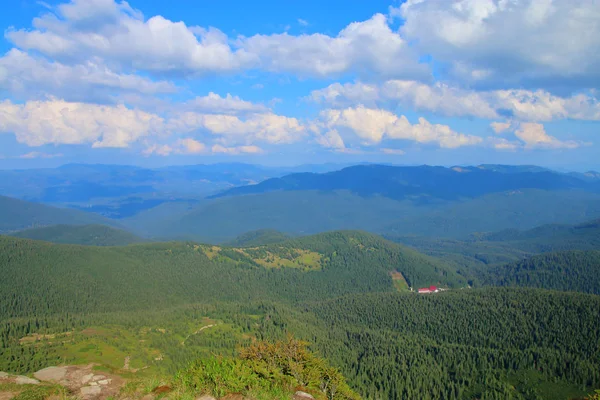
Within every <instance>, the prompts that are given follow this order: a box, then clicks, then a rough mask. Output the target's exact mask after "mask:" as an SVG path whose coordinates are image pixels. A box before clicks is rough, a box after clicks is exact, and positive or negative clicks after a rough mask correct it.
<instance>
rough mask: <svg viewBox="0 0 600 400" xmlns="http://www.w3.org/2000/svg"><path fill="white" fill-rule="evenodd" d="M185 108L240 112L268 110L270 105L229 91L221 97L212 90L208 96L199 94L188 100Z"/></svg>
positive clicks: (226, 112)
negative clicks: (254, 101) (253, 101)
mask: <svg viewBox="0 0 600 400" xmlns="http://www.w3.org/2000/svg"><path fill="white" fill-rule="evenodd" d="M178 107H180V106H178ZM183 108H185V109H188V110H191V111H197V112H205V113H213V114H239V113H249V112H253V113H256V112H265V111H268V107H267V106H265V105H264V104H257V103H252V102H250V101H246V100H242V99H241V98H240V97H239V96H232V95H231V94H229V93H227V95H226V96H225V97H221V96H219V95H218V94H216V93H213V92H210V93H209V94H208V95H206V96H201V97H200V96H199V97H196V98H194V99H193V100H190V101H188V102H186V103H185V105H183Z"/></svg>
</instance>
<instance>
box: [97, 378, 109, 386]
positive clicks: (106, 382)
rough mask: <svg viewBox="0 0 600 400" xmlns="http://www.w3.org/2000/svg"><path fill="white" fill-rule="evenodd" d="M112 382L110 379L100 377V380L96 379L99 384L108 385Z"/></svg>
mask: <svg viewBox="0 0 600 400" xmlns="http://www.w3.org/2000/svg"><path fill="white" fill-rule="evenodd" d="M111 382H112V379H102V380H101V381H98V384H99V385H109V384H110V383H111Z"/></svg>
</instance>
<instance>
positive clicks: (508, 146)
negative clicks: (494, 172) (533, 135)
mask: <svg viewBox="0 0 600 400" xmlns="http://www.w3.org/2000/svg"><path fill="white" fill-rule="evenodd" d="M488 140H489V142H490V144H491V145H492V147H493V148H495V149H496V150H504V151H516V150H518V149H520V148H522V147H523V145H522V144H521V143H520V142H517V141H513V140H508V139H505V138H497V137H492V138H488Z"/></svg>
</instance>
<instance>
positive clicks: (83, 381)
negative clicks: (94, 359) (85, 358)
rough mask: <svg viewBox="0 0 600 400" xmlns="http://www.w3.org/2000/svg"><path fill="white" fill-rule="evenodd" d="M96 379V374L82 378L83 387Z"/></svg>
mask: <svg viewBox="0 0 600 400" xmlns="http://www.w3.org/2000/svg"><path fill="white" fill-rule="evenodd" d="M93 377H94V374H87V375H84V376H82V377H81V384H82V385H86V384H87V383H88V382H89V381H91V380H92V378H93Z"/></svg>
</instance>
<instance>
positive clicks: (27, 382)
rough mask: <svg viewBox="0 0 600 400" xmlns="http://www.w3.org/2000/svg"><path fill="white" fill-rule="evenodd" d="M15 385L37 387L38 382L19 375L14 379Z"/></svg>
mask: <svg viewBox="0 0 600 400" xmlns="http://www.w3.org/2000/svg"><path fill="white" fill-rule="evenodd" d="M15 383H16V384H17V385H39V384H40V381H38V380H37V379H32V378H28V377H26V376H23V375H19V376H16V377H15Z"/></svg>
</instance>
